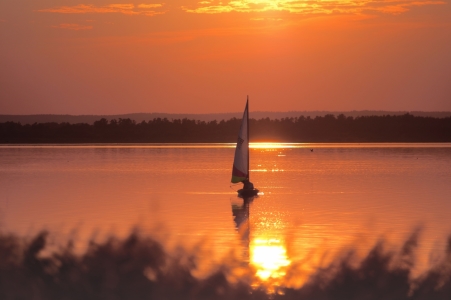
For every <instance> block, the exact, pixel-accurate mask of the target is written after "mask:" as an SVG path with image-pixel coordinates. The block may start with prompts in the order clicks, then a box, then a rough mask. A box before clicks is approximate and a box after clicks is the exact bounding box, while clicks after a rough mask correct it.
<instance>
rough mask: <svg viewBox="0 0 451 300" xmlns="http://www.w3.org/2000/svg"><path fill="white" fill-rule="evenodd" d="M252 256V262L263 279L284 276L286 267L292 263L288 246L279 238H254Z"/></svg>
mask: <svg viewBox="0 0 451 300" xmlns="http://www.w3.org/2000/svg"><path fill="white" fill-rule="evenodd" d="M250 256H251V261H250V263H251V264H252V265H253V266H255V268H256V269H257V272H256V275H257V276H258V277H260V278H261V279H262V280H267V279H269V278H280V277H283V276H284V275H285V274H286V273H285V271H284V267H286V266H288V265H289V264H290V263H291V261H290V260H289V259H288V257H287V249H286V247H285V246H284V245H283V243H281V241H280V240H278V239H264V238H256V239H254V240H253V241H252V242H251V245H250Z"/></svg>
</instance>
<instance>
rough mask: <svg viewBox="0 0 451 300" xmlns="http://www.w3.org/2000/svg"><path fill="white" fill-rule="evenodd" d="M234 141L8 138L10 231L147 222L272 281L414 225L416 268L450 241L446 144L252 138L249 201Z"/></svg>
mask: <svg viewBox="0 0 451 300" xmlns="http://www.w3.org/2000/svg"><path fill="white" fill-rule="evenodd" d="M233 147H234V145H231V144H157V145H148V144H144V145H142V144H138V145H114V144H112V145H38V146H1V147H0V224H1V227H0V228H1V231H3V232H9V233H14V234H17V235H20V236H25V237H26V236H30V235H33V234H35V233H36V232H37V231H39V230H41V229H48V230H49V231H50V232H52V233H53V236H54V237H55V240H62V239H64V238H67V237H68V236H75V237H76V238H77V240H78V241H80V245H82V244H83V242H82V241H87V240H88V239H90V238H92V237H93V236H94V237H96V238H102V237H104V236H106V235H109V234H114V235H116V236H125V235H127V234H128V233H129V232H130V230H131V229H132V228H133V227H134V226H139V227H140V228H142V230H143V231H144V232H145V233H148V234H150V235H158V236H159V238H160V239H162V240H164V241H166V242H167V243H168V245H169V244H171V243H172V244H184V245H186V246H187V247H191V246H193V245H195V244H196V243H198V242H199V241H202V243H203V244H202V245H204V247H207V248H208V249H207V250H208V251H210V252H211V255H210V256H209V257H208V260H212V261H215V260H220V259H221V257H223V256H224V255H227V253H229V252H230V251H235V250H236V249H238V248H240V249H241V250H240V251H238V252H239V253H241V254H240V255H243V260H246V259H247V260H248V261H250V262H251V263H253V264H254V265H255V266H257V269H258V272H259V276H260V277H261V278H263V279H265V278H268V277H273V278H277V277H283V275H284V273H283V272H282V271H281V270H283V269H284V267H286V266H287V265H290V264H293V263H294V262H299V261H307V263H304V264H303V268H304V270H309V269H310V270H311V269H314V268H315V267H317V266H319V265H324V264H325V263H326V262H327V261H328V260H329V261H330V260H332V259H333V257H335V255H337V254H338V253H341V252H343V251H344V249H351V248H352V249H354V250H356V251H358V252H360V253H361V254H362V255H365V254H366V253H367V252H368V251H369V250H370V249H371V248H372V247H373V246H374V244H375V243H376V242H377V241H378V240H384V241H385V242H386V245H387V247H393V248H396V247H399V246H400V245H401V244H402V243H403V242H404V241H405V240H406V239H407V238H408V236H409V235H410V234H411V233H412V232H413V231H414V230H415V229H416V228H421V234H420V239H419V241H420V246H419V251H418V264H417V266H418V267H417V268H419V269H424V268H427V266H428V265H429V264H430V262H431V261H432V260H433V259H434V258H436V257H437V256H439V255H440V253H442V252H443V251H444V249H445V246H446V237H447V236H448V234H449V233H451V221H449V220H450V219H449V212H450V211H451V201H450V196H449V195H451V184H450V178H451V145H449V144H362V145H360V144H253V145H252V149H251V154H250V155H251V161H250V165H251V181H252V182H253V183H254V185H255V186H256V187H257V188H258V189H260V191H261V193H260V195H259V196H258V197H257V198H254V199H253V200H252V201H248V202H247V203H244V201H243V199H240V198H238V197H237V194H236V190H238V189H239V188H240V185H235V186H233V185H231V184H230V183H229V181H230V178H231V168H232V161H233V153H234V148H233ZM80 245H79V247H81V248H83V246H80ZM246 256H247V257H246ZM268 257H271V258H272V261H268V259H267V258H268ZM265 258H266V259H265ZM307 258H308V259H307Z"/></svg>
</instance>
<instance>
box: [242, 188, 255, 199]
mask: <svg viewBox="0 0 451 300" xmlns="http://www.w3.org/2000/svg"><path fill="white" fill-rule="evenodd" d="M258 192H259V190H257V189H239V190H238V197H242V198H245V197H253V196H257V194H258Z"/></svg>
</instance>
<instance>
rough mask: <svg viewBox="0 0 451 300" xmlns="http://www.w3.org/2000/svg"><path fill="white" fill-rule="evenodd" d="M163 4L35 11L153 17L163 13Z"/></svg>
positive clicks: (69, 7) (68, 7)
mask: <svg viewBox="0 0 451 300" xmlns="http://www.w3.org/2000/svg"><path fill="white" fill-rule="evenodd" d="M163 5H164V4H157V3H152V4H139V5H134V4H129V3H124V4H108V5H103V6H96V5H93V4H78V5H74V6H59V7H53V8H44V9H39V10H37V11H38V12H46V13H60V14H108V13H120V14H125V15H145V16H154V15H158V14H163V13H165V12H164V11H161V10H160V9H161V8H162V7H163Z"/></svg>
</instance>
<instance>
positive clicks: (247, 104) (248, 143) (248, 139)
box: [246, 95, 251, 181]
mask: <svg viewBox="0 0 451 300" xmlns="http://www.w3.org/2000/svg"><path fill="white" fill-rule="evenodd" d="M246 111H247V113H246V117H247V120H246V121H247V126H246V127H247V180H248V181H250V180H249V177H250V174H249V173H250V172H249V146H250V141H251V140H250V138H249V95H247V100H246Z"/></svg>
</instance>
